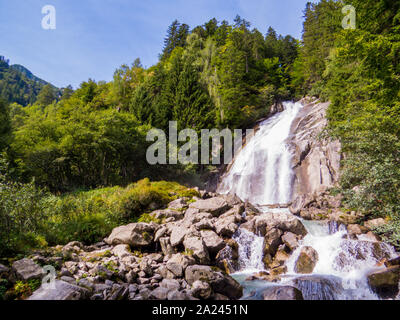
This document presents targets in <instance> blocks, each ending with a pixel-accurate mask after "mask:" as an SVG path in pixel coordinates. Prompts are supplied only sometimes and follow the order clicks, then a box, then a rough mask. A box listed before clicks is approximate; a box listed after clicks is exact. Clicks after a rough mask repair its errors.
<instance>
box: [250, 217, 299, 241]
mask: <svg viewBox="0 0 400 320" xmlns="http://www.w3.org/2000/svg"><path fill="white" fill-rule="evenodd" d="M254 220H255V221H254V224H255V229H256V233H260V234H261V235H263V236H265V234H266V233H267V232H268V231H269V230H271V229H274V228H278V229H280V230H282V231H290V232H292V233H294V234H297V235H301V236H305V235H306V234H307V230H306V228H305V227H304V226H303V224H302V223H301V221H300V220H299V219H297V218H296V217H295V216H293V215H291V214H289V213H283V212H279V213H273V212H268V213H264V214H262V215H260V216H257V217H255V218H254Z"/></svg>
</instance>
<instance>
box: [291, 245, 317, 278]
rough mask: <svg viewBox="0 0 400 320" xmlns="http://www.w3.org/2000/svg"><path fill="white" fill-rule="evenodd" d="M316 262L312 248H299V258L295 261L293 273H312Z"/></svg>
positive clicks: (315, 253)
mask: <svg viewBox="0 0 400 320" xmlns="http://www.w3.org/2000/svg"><path fill="white" fill-rule="evenodd" d="M317 262H318V253H317V251H315V249H313V248H312V247H303V248H301V251H300V254H299V257H298V258H297V260H296V264H295V267H294V269H295V271H296V272H297V273H303V274H307V273H312V272H313V270H314V268H315V265H316V264H317Z"/></svg>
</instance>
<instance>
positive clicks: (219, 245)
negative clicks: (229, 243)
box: [200, 230, 225, 253]
mask: <svg viewBox="0 0 400 320" xmlns="http://www.w3.org/2000/svg"><path fill="white" fill-rule="evenodd" d="M200 234H201V237H202V238H203V241H204V244H205V246H206V248H207V249H208V251H209V252H210V253H217V252H218V251H220V250H221V249H223V248H224V247H225V242H224V240H222V239H221V238H220V237H219V236H218V235H217V234H216V233H215V232H214V231H212V230H202V231H200Z"/></svg>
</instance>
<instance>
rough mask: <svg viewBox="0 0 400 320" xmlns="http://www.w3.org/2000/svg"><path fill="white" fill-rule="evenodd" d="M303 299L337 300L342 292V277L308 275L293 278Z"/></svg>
mask: <svg viewBox="0 0 400 320" xmlns="http://www.w3.org/2000/svg"><path fill="white" fill-rule="evenodd" d="M293 285H294V286H295V287H296V288H298V289H299V290H300V291H301V292H302V294H303V297H304V300H338V299H340V295H341V294H342V293H343V290H344V288H343V285H342V279H341V278H339V277H335V276H323V275H309V276H302V277H298V278H296V279H294V280H293Z"/></svg>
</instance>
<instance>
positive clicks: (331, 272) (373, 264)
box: [217, 102, 396, 300]
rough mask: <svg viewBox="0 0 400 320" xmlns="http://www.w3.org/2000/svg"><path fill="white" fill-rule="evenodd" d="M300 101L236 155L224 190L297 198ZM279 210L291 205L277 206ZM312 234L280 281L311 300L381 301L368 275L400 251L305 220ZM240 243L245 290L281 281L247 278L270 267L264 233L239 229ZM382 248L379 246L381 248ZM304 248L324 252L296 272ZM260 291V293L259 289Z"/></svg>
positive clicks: (260, 199) (273, 199)
mask: <svg viewBox="0 0 400 320" xmlns="http://www.w3.org/2000/svg"><path fill="white" fill-rule="evenodd" d="M301 108H302V105H301V104H300V103H292V102H286V103H284V111H282V112H280V113H278V114H276V115H274V116H272V117H271V118H269V119H267V120H265V121H264V122H262V123H261V124H260V128H259V130H258V131H257V132H256V134H255V135H254V136H253V138H251V140H250V141H249V142H248V143H247V144H246V145H245V146H244V147H243V148H242V150H240V152H239V154H237V155H236V157H235V159H234V162H233V164H232V166H231V168H230V170H229V171H228V172H227V173H226V174H225V175H224V176H223V178H222V181H221V184H220V185H219V187H218V190H217V191H218V192H219V193H221V194H228V193H232V194H236V195H237V196H238V197H239V198H241V199H242V200H243V201H248V202H250V203H251V204H253V205H256V206H257V205H258V206H259V207H261V208H262V207H263V206H264V208H265V210H269V211H271V209H268V205H278V204H287V203H289V202H291V201H292V187H293V181H294V178H295V176H294V173H293V170H292V166H291V160H292V155H291V152H290V149H289V144H288V143H289V142H290V141H288V140H289V138H290V128H291V126H292V123H293V121H294V120H295V118H296V116H297V115H298V113H299V111H300V110H301ZM274 210H275V211H276V212H280V211H285V212H288V210H287V209H274ZM302 222H303V224H304V226H305V227H306V229H307V231H308V234H307V235H306V236H305V238H304V239H303V240H302V241H301V242H300V247H299V248H297V249H296V250H295V251H294V252H293V253H292V255H291V257H290V258H289V260H288V261H286V266H287V268H288V272H287V274H285V276H284V277H282V280H281V282H280V284H283V285H294V286H296V287H297V288H299V289H300V290H301V291H302V293H303V296H304V298H305V299H310V300H327V299H342V300H344V299H377V296H376V295H375V294H374V293H373V292H372V291H371V290H370V289H369V286H368V283H367V278H366V274H367V273H368V272H370V271H373V270H376V269H379V267H377V263H378V262H379V261H380V260H382V259H383V258H387V259H390V258H393V257H395V256H396V253H395V251H394V249H393V248H392V247H390V246H388V245H385V244H383V243H377V242H372V241H368V240H367V239H366V240H365V241H364V240H363V239H359V240H350V239H349V237H348V233H347V230H346V228H345V227H344V226H340V225H337V224H335V223H329V222H326V221H325V222H320V221H302ZM233 238H234V239H235V240H236V242H237V243H238V245H239V269H240V270H239V272H238V273H236V274H234V275H233V276H234V277H235V278H236V279H237V280H238V281H240V282H241V283H242V284H243V286H244V288H245V292H247V293H249V290H250V289H251V290H253V291H251V292H252V293H251V294H250V295H249V297H253V298H254V297H256V296H257V290H262V289H265V287H266V286H271V285H276V284H271V283H267V282H265V281H264V282H261V283H260V282H258V283H256V282H254V281H253V282H251V283H249V282H248V281H246V274H247V275H248V274H252V273H254V272H256V271H261V270H264V266H263V261H262V259H263V240H264V239H263V237H260V236H257V235H255V234H253V233H251V232H249V231H247V230H245V229H243V228H239V230H238V231H237V232H236V234H235V235H234V237H233ZM377 245H379V246H380V247H379V248H377V247H376V246H377ZM304 246H311V247H312V248H314V249H315V250H316V251H317V253H318V256H319V259H318V262H317V264H316V266H315V268H314V271H313V273H312V274H310V275H301V274H296V272H295V268H294V266H295V262H296V260H297V258H298V256H299V253H300V250H301V248H302V247H304ZM254 292H256V293H254Z"/></svg>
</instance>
